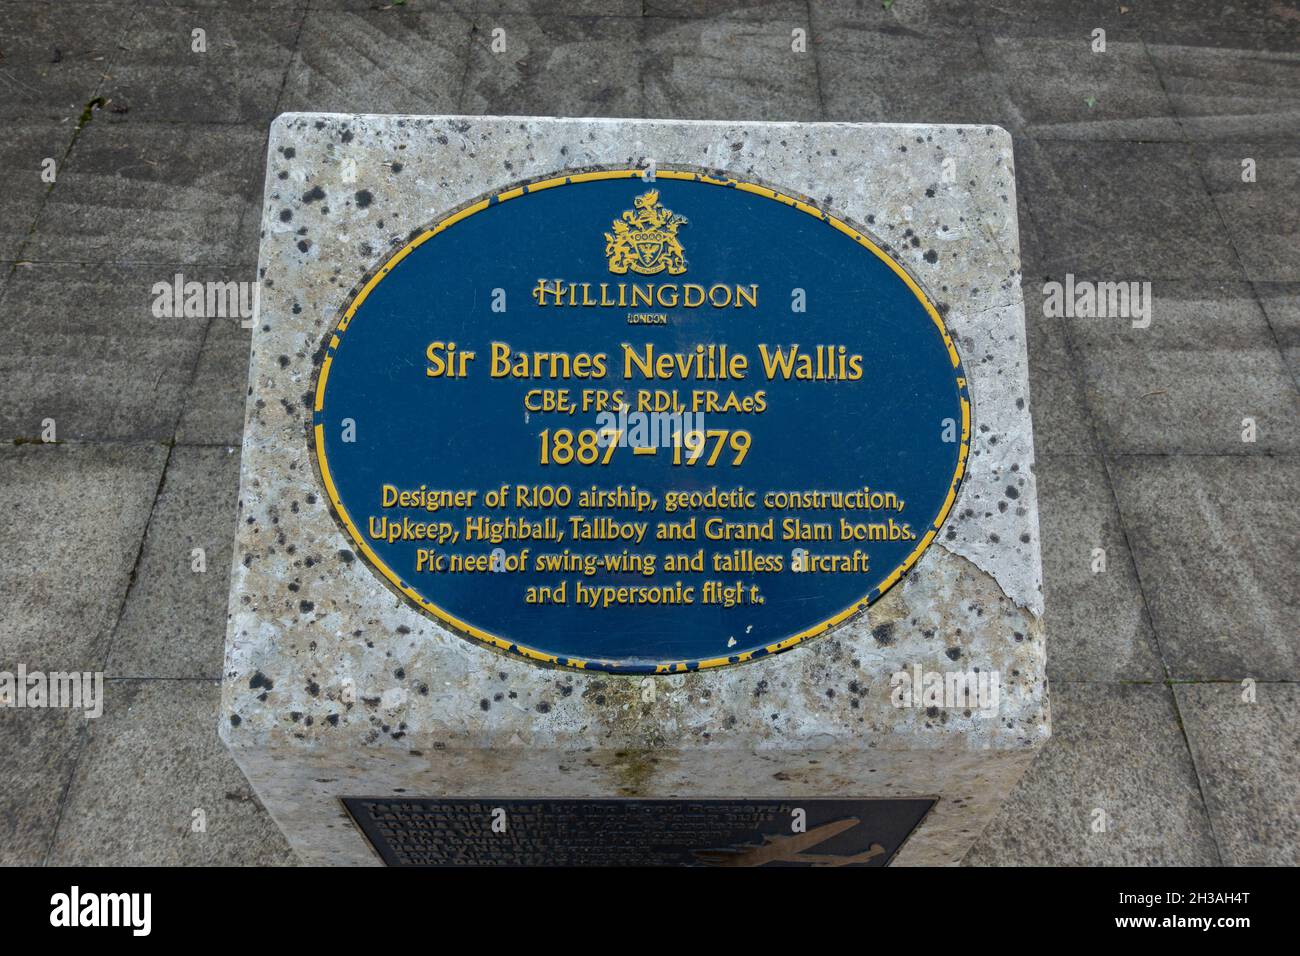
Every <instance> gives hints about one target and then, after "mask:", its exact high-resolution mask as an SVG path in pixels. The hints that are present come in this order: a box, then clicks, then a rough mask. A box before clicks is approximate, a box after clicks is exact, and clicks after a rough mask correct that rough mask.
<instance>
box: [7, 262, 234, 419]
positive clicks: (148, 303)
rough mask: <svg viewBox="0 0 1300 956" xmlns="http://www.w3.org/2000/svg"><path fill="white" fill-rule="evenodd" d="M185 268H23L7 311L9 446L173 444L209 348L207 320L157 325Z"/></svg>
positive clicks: (203, 277)
mask: <svg viewBox="0 0 1300 956" xmlns="http://www.w3.org/2000/svg"><path fill="white" fill-rule="evenodd" d="M178 272H179V273H182V274H186V273H188V275H187V276H186V278H187V280H199V281H207V279H208V278H211V279H213V280H214V281H216V280H219V279H221V278H223V277H224V276H223V274H222V273H220V272H214V271H212V270H206V271H205V270H197V271H196V270H193V269H189V268H187V267H185V266H179V265H176V266H144V265H113V264H107V265H102V264H83V263H34V264H25V265H20V266H19V267H18V268H17V269H16V271H15V274H14V277H13V281H12V282H11V283H10V285H9V287H8V289H7V291H6V294H5V297H4V299H3V301H0V335H2V336H3V337H4V341H5V349H4V351H3V352H0V378H2V379H3V380H4V381H5V383H6V401H5V402H4V403H3V405H0V438H4V439H25V438H34V437H39V435H40V431H41V422H42V421H43V420H44V419H46V418H53V419H54V420H55V423H56V427H57V430H56V435H57V437H58V438H60V439H64V440H68V439H77V440H84V439H93V440H101V441H102V440H110V439H111V440H153V441H167V440H169V439H170V438H171V437H172V434H173V433H174V431H175V428H176V420H177V416H178V415H179V412H180V403H181V400H182V399H183V398H184V396H185V391H186V388H187V386H188V384H189V381H190V377H191V374H192V371H193V368H194V363H195V361H196V359H197V358H198V354H199V346H200V344H201V343H202V341H203V329H204V326H205V325H206V320H205V319H203V318H186V317H184V316H180V317H175V318H172V317H161V318H160V317H157V316H155V314H154V305H155V303H156V302H157V301H158V298H157V296H156V295H155V293H154V291H153V289H154V286H155V284H157V283H159V282H163V283H167V284H169V285H173V286H174V283H175V276H176V275H177V274H178Z"/></svg>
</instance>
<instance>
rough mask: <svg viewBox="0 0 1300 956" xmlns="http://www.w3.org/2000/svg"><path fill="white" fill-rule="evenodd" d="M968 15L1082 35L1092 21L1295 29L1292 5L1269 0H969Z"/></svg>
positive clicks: (1201, 28)
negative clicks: (1220, 0)
mask: <svg viewBox="0 0 1300 956" xmlns="http://www.w3.org/2000/svg"><path fill="white" fill-rule="evenodd" d="M971 8H972V9H971V16H972V17H973V18H974V20H975V22H977V23H980V24H982V25H996V26H998V27H1000V28H1005V29H1015V30H1019V31H1024V32H1030V31H1033V32H1050V33H1076V32H1079V31H1082V32H1083V33H1084V35H1088V34H1089V33H1090V32H1091V30H1092V29H1093V28H1095V27H1102V28H1103V29H1105V30H1106V31H1107V32H1108V34H1120V33H1129V34H1144V35H1145V34H1148V33H1153V32H1163V31H1166V30H1168V29H1169V27H1170V25H1171V24H1172V25H1177V27H1178V28H1179V29H1180V30H1181V31H1183V32H1184V33H1186V34H1189V35H1193V36H1198V37H1215V36H1217V37H1222V36H1224V35H1225V34H1244V35H1248V36H1253V37H1256V38H1258V39H1259V40H1260V41H1263V40H1266V39H1269V38H1274V37H1276V38H1277V39H1278V40H1279V41H1284V40H1286V39H1287V38H1289V37H1292V36H1294V34H1295V33H1296V28H1297V23H1296V19H1295V14H1294V8H1292V7H1289V6H1288V5H1287V4H1285V3H1277V2H1274V0H1245V2H1237V3H1218V2H1206V0H1160V2H1158V3H1141V2H1135V3H1116V2H1114V0H975V2H973V3H972V4H971Z"/></svg>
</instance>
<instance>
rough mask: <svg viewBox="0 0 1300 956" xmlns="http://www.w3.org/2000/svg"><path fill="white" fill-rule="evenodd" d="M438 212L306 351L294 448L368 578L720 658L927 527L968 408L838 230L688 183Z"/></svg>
mask: <svg viewBox="0 0 1300 956" xmlns="http://www.w3.org/2000/svg"><path fill="white" fill-rule="evenodd" d="M642 173H643V171H642V170H639V169H602V170H597V171H592V172H587V173H583V174H569V175H566V176H561V177H556V178H552V179H546V180H541V181H537V182H533V183H530V184H527V185H521V186H515V187H513V188H510V189H506V190H505V191H502V192H497V193H493V194H491V195H488V196H486V197H484V198H483V199H481V200H479V201H477V202H474V203H471V204H469V205H468V206H466V207H464V208H461V209H459V210H457V211H454V212H452V213H449V214H448V215H446V216H445V217H444V218H442V219H441V220H440V221H438V222H436V223H434V224H432V225H431V226H430V227H429V228H428V229H426V230H422V231H420V232H419V233H418V234H416V235H414V236H413V237H412V239H411V241H410V242H409V243H408V244H406V245H405V246H404V247H402V248H401V249H400V250H399V251H398V252H396V253H395V254H394V255H392V256H391V257H390V258H389V259H388V260H387V261H386V262H384V263H383V264H382V265H381V266H380V267H379V268H378V269H377V271H375V272H374V273H373V274H372V275H371V276H370V277H369V278H368V279H367V281H366V282H364V283H363V284H362V286H361V287H360V288H359V289H358V291H357V293H356V294H355V295H354V296H353V297H352V298H351V301H350V302H349V304H348V305H347V307H346V309H345V310H344V312H343V314H342V316H341V317H340V319H339V321H338V323H337V325H336V327H335V328H334V329H333V330H332V331H331V332H330V333H329V335H328V336H327V337H326V340H325V342H324V347H323V359H322V361H321V364H320V368H319V373H318V376H317V382H316V388H315V409H314V418H313V436H312V448H313V451H314V454H315V457H316V461H317V464H318V467H319V472H320V477H321V480H322V482H323V485H324V488H325V490H326V492H327V495H328V499H329V502H330V504H331V507H332V509H333V511H334V514H335V516H336V517H337V519H338V520H339V522H340V524H341V525H342V527H343V528H344V529H345V531H346V533H347V534H348V535H349V536H350V537H351V539H352V540H353V542H354V543H355V545H356V548H357V550H358V551H359V553H360V554H361V556H362V557H363V559H364V560H365V561H366V562H367V563H368V564H369V566H370V567H371V568H372V569H374V570H375V572H376V573H377V574H379V575H380V576H381V578H382V579H383V580H384V581H385V582H386V583H387V584H388V586H390V587H391V588H393V589H395V590H396V591H397V592H399V593H400V594H401V595H403V597H404V598H405V599H406V600H408V601H410V602H411V603H413V604H414V605H416V606H418V607H419V608H421V609H423V610H424V611H425V612H426V613H429V614H431V615H433V616H434V617H436V618H438V619H439V620H441V621H442V622H443V623H445V624H446V625H448V626H450V627H451V628H453V629H455V630H456V631H458V632H459V633H461V634H463V635H466V636H468V637H471V638H474V639H476V640H479V641H482V642H485V643H488V644H491V645H493V646H496V647H499V648H502V649H505V650H508V651H512V652H515V653H518V654H522V655H524V656H526V657H528V658H531V659H534V660H538V661H544V662H550V663H556V664H561V665H567V666H573V667H582V668H594V669H601V670H610V671H623V672H668V671H680V670H692V669H696V668H702V667H712V666H719V665H724V664H729V663H738V662H741V661H746V660H750V659H752V658H756V657H760V656H763V655H766V654H771V653H775V652H778V651H782V650H786V649H788V648H790V647H793V646H794V645H796V644H797V643H799V642H800V641H801V640H804V639H806V638H809V637H813V636H815V635H817V634H820V633H822V632H824V631H826V630H827V629H829V628H830V627H832V626H834V625H836V624H838V623H840V622H842V621H844V620H846V619H848V618H849V617H851V616H852V615H854V614H855V613H857V612H859V611H861V610H862V609H863V608H865V607H866V606H867V605H869V604H870V603H871V602H872V601H874V600H876V599H877V598H878V597H879V596H880V595H881V594H883V593H884V592H885V591H886V590H887V589H888V588H889V587H891V586H892V585H893V584H894V583H896V582H897V581H898V579H899V578H900V577H901V576H902V574H904V573H905V572H906V571H907V570H908V569H909V568H910V567H911V566H912V565H913V564H914V563H915V562H916V561H917V559H918V558H919V557H920V556H921V554H922V552H924V550H925V549H926V547H927V546H928V545H929V544H930V542H931V541H932V540H933V538H934V537H935V535H936V534H937V532H938V530H939V529H940V527H941V526H942V525H943V522H944V520H945V518H946V517H947V515H948V512H949V510H950V508H951V507H952V504H953V502H954V500H955V497H956V493H957V489H958V486H959V484H960V481H961V479H962V476H963V474H964V470H965V465H966V457H967V453H968V447H969V435H970V424H971V404H970V398H969V395H968V392H967V387H966V379H965V375H964V372H963V369H962V365H961V361H960V358H959V356H958V354H957V350H956V347H955V345H954V343H953V340H952V338H951V336H950V335H949V333H948V331H947V330H946V328H945V326H944V323H943V320H942V317H941V315H940V313H939V311H938V310H937V309H936V308H935V306H934V304H933V303H932V301H931V300H930V299H929V298H928V297H927V295H926V293H925V292H924V291H923V290H922V289H921V288H920V286H919V285H918V284H917V282H916V281H915V280H914V279H913V277H912V276H910V275H909V274H908V273H907V272H906V271H905V270H904V269H903V268H902V266H900V265H899V264H898V263H897V261H895V260H894V259H893V258H892V257H891V256H890V255H889V251H888V249H887V248H883V247H882V246H881V245H880V244H878V243H877V242H876V241H874V240H873V239H872V238H870V236H869V235H868V233H867V232H865V231H864V230H862V229H860V228H859V227H858V226H856V225H853V224H850V223H847V222H845V221H843V220H842V219H840V218H837V217H835V216H834V215H833V214H831V213H829V212H827V211H825V210H822V209H820V208H818V207H816V206H814V205H812V204H811V203H809V202H807V201H804V200H800V199H797V198H795V196H794V194H793V193H783V192H781V191H780V190H779V189H775V188H770V187H768V186H765V185H760V184H756V183H748V182H743V181H737V180H731V179H725V180H723V179H714V178H711V177H709V176H707V175H704V174H702V173H698V172H694V171H688V170H664V169H660V170H658V172H657V175H656V177H655V178H654V179H653V181H645V180H644V179H643V178H642Z"/></svg>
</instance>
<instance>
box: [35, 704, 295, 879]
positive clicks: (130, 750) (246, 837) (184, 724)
mask: <svg viewBox="0 0 1300 956" xmlns="http://www.w3.org/2000/svg"><path fill="white" fill-rule="evenodd" d="M218 697H219V688H218V685H217V684H216V683H215V682H211V681H177V680H156V681H129V680H128V681H110V682H109V683H108V684H107V689H106V701H107V707H106V709H105V713H104V716H103V717H101V718H99V719H98V720H97V721H95V723H94V726H93V727H92V728H91V733H90V736H89V739H88V740H87V742H86V745H85V749H84V751H83V753H82V755H81V758H80V760H79V761H78V763H77V772H76V775H75V777H74V779H73V781H72V786H71V787H70V789H69V791H68V797H67V806H66V808H65V809H64V812H63V820H62V822H61V824H60V826H59V830H58V833H57V834H56V836H55V840H54V845H53V848H52V850H51V854H50V863H51V864H53V865H57V866H104V865H107V864H112V865H114V866H142V865H147V866H239V865H256V866H278V865H286V864H292V863H293V862H294V857H293V854H292V851H290V850H289V848H288V846H287V845H286V844H285V842H284V838H283V837H282V836H281V835H280V832H279V831H278V830H277V829H276V828H275V824H273V823H272V822H271V819H270V817H268V816H267V815H266V811H264V810H263V809H262V807H261V805H260V804H259V803H258V802H257V798H256V797H255V796H254V795H253V792H252V790H251V789H250V788H249V786H248V783H247V781H245V780H244V777H243V775H242V774H241V773H240V772H239V769H238V768H237V767H236V766H235V763H234V761H233V760H231V759H230V756H229V754H228V753H227V752H226V750H225V748H223V747H222V746H221V742H220V741H219V740H218V739H217V734H216V724H217V702H218ZM200 821H201V826H202V829H198V827H199V826H200Z"/></svg>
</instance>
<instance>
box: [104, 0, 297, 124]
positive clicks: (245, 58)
mask: <svg viewBox="0 0 1300 956" xmlns="http://www.w3.org/2000/svg"><path fill="white" fill-rule="evenodd" d="M303 16H304V12H303V10H302V9H301V8H300V7H295V6H289V5H286V6H278V7H273V6H264V5H257V6H254V5H240V6H235V5H233V4H227V5H223V6H194V5H192V4H189V3H177V4H175V5H172V4H168V5H160V6H149V7H142V8H137V9H136V11H135V15H134V17H133V19H132V21H131V28H130V30H128V31H127V32H126V34H125V35H124V37H123V38H122V41H121V44H120V47H121V49H120V51H119V52H118V54H117V56H116V57H115V59H114V61H113V66H112V70H111V71H110V73H109V76H108V78H107V79H106V80H105V84H104V95H105V96H106V97H107V98H108V99H110V100H111V101H112V105H111V107H110V108H116V109H119V110H120V109H123V108H125V109H126V110H127V111H128V112H129V114H130V116H131V119H132V120H133V121H135V122H150V123H153V122H186V123H250V124H255V125H261V126H265V125H267V124H269V123H270V121H271V119H272V118H273V117H274V116H275V113H276V109H275V104H276V99H277V98H278V97H279V95H280V88H281V86H282V85H283V82H284V73H285V69H286V68H287V67H288V65H289V59H290V57H291V56H292V54H293V46H294V41H295V39H296V38H297V36H298V30H299V27H300V26H301V24H302V18H303ZM198 30H201V31H203V34H202V37H201V38H198V37H196V36H195V31H198ZM200 45H201V48H197V47H200Z"/></svg>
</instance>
